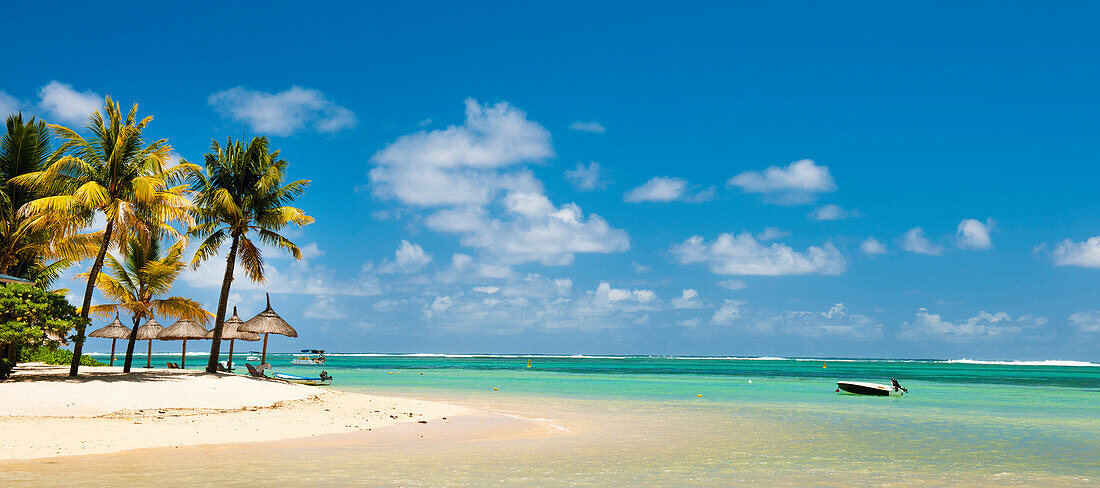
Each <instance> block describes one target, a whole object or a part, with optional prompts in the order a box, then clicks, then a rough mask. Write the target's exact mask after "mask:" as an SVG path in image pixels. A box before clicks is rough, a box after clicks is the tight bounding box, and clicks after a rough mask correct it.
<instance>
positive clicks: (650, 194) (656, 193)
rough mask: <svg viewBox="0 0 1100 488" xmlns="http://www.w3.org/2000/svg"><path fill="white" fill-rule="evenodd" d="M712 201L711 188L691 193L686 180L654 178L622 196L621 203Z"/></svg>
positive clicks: (712, 193) (712, 189)
mask: <svg viewBox="0 0 1100 488" xmlns="http://www.w3.org/2000/svg"><path fill="white" fill-rule="evenodd" d="M713 199H714V188H713V187H712V188H707V189H705V190H699V191H692V189H691V188H690V186H689V185H688V182H687V180H684V179H683V178H670V177H666V176H658V177H655V178H653V179H651V180H649V181H647V182H645V184H643V185H642V186H639V187H637V188H634V189H633V190H630V191H628V192H626V194H624V195H623V201H626V202H630V203H642V202H673V201H679V202H691V203H698V202H705V201H708V200H713Z"/></svg>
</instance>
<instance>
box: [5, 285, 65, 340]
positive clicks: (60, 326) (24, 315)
mask: <svg viewBox="0 0 1100 488" xmlns="http://www.w3.org/2000/svg"><path fill="white" fill-rule="evenodd" d="M84 323H86V319H82V318H80V316H79V315H77V313H76V308H74V307H73V306H72V305H70V304H69V302H68V301H67V300H65V297H63V296H61V295H58V294H56V293H51V292H48V291H45V290H42V289H40V288H36V287H33V286H30V285H8V286H3V287H0V343H5V344H12V345H15V346H26V345H29V346H37V345H40V344H47V343H49V342H50V341H49V338H48V334H49V335H53V336H54V337H58V338H60V337H65V335H66V334H68V333H69V330H70V329H72V328H73V327H75V326H76V325H78V324H84Z"/></svg>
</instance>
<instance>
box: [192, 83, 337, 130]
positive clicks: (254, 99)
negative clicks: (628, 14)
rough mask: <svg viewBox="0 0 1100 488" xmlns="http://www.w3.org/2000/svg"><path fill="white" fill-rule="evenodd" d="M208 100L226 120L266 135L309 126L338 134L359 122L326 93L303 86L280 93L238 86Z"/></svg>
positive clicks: (216, 94)
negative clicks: (228, 119)
mask: <svg viewBox="0 0 1100 488" xmlns="http://www.w3.org/2000/svg"><path fill="white" fill-rule="evenodd" d="M207 101H208V102H209V103H210V105H213V106H214V108H215V109H216V110H217V111H218V113H220V114H221V115H222V116H223V117H229V118H230V119H232V120H234V121H237V122H243V123H245V124H247V125H248V126H249V127H250V128H252V130H254V131H256V132H260V133H263V134H274V135H278V136H288V135H291V134H293V133H294V132H297V131H299V130H301V129H302V128H303V127H306V126H307V125H309V126H312V128H313V129H314V130H316V131H317V132H338V131H340V130H343V129H349V128H351V127H355V124H356V123H357V122H358V120H357V119H356V117H355V113H354V112H352V111H351V110H348V109H347V108H345V107H342V106H340V105H337V104H335V103H333V102H332V101H331V100H329V99H328V98H326V97H325V95H324V93H321V92H320V91H318V90H312V89H309V88H302V87H300V86H292V87H290V88H289V89H286V90H283V91H281V92H278V93H268V92H262V91H257V90H249V89H247V88H244V87H242V86H238V87H236V88H230V89H228V90H223V91H220V92H217V93H214V94H213V95H210V97H209V98H208V99H207Z"/></svg>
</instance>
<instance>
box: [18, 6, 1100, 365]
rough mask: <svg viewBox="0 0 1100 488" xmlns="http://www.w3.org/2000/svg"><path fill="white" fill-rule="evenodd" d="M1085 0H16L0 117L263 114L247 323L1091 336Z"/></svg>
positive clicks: (755, 351) (708, 339) (836, 337)
mask: <svg viewBox="0 0 1100 488" xmlns="http://www.w3.org/2000/svg"><path fill="white" fill-rule="evenodd" d="M1097 9H1098V7H1097V6H1095V4H1088V3H1081V4H1070V3H1064V4H1058V5H1053V6H1052V5H1047V4H1039V3H1033V4H1028V3H1008V4H1006V3H993V2H990V3H978V2H974V3H967V4H965V5H958V4H955V3H927V4H921V5H886V4H881V3H874V2H866V3H851V4H847V5H841V6H836V5H829V6H828V8H825V6H823V5H821V4H819V3H815V2H805V3H803V2H799V3H785V2H768V3H756V2H754V3H748V2H746V3H732V2H721V3H692V4H688V5H682V4H681V5H675V6H666V5H662V4H656V3H629V4H625V3H624V4H611V3H608V4H600V5H592V4H591V3H566V2H556V3H553V4H544V5H541V6H535V5H526V4H519V3H514V2H513V3H505V2H502V3H492V4H484V5H481V6H478V7H474V6H458V5H454V4H450V3H442V4H429V3H425V4H419V5H415V6H410V5H377V6H364V5H361V4H359V3H347V4H338V3H335V2H334V3H331V4H326V5H325V6H324V7H320V6H311V7H309V8H308V9H304V8H303V7H302V6H301V5H300V4H292V3H273V4H270V5H264V6H263V7H262V8H260V7H256V6H249V5H245V4H240V5H219V6H218V7H217V9H216V10H212V9H209V8H206V6H204V5H198V4H196V5H184V6H181V7H179V8H175V9H168V8H167V7H160V6H155V5H154V6H151V5H148V4H133V5H128V4H125V3H118V4H112V5H99V4H96V5H93V4H87V3H84V4H74V5H72V6H69V7H66V8H57V7H45V6H39V5H17V6H12V7H10V8H9V9H8V10H7V13H8V15H5V16H4V19H3V20H0V27H2V28H3V30H4V32H5V33H6V35H7V36H8V38H10V39H13V40H14V47H15V49H11V50H9V51H8V52H9V56H12V57H14V58H17V59H15V62H9V63H6V64H7V66H8V67H9V71H8V72H7V73H6V76H4V77H2V78H0V111H3V112H5V113H6V112H10V111H13V110H22V111H24V112H25V113H31V114H36V115H39V116H43V117H45V118H47V119H48V120H50V121H51V122H57V123H61V124H65V125H70V126H73V125H79V124H81V123H82V121H83V120H84V119H85V118H86V113H87V111H88V110H90V107H94V106H95V105H96V103H98V102H97V100H98V99H99V98H100V97H101V96H102V95H108V94H109V95H111V96H113V97H115V98H117V99H119V100H120V101H122V103H124V104H130V103H134V102H137V103H140V104H141V112H142V113H143V114H151V115H154V116H155V120H154V122H153V124H152V125H151V128H150V135H151V136H155V137H167V138H169V140H170V143H171V144H172V145H173V147H174V148H175V150H176V152H177V153H178V154H179V155H180V156H181V157H183V158H185V159H188V160H191V161H200V160H201V157H202V154H203V151H204V150H206V148H207V147H208V146H209V143H210V140H211V139H218V140H224V139H225V138H226V137H229V136H233V137H239V136H241V135H247V136H252V135H257V134H266V135H268V136H270V137H271V139H272V143H273V146H274V147H276V148H279V149H281V150H282V151H283V153H282V154H283V157H284V158H285V159H287V160H288V161H290V162H291V166H290V168H291V170H290V172H291V175H290V176H291V177H292V178H308V179H311V180H312V181H313V185H312V186H311V187H310V189H309V191H308V192H307V194H306V196H305V197H304V198H302V199H301V200H300V206H301V207H303V208H304V209H305V210H306V211H307V212H308V213H309V214H311V215H313V216H314V217H315V218H316V219H317V222H316V223H315V224H313V225H310V226H308V227H306V228H304V229H302V230H300V231H294V232H292V235H293V236H294V239H295V240H296V242H298V243H299V245H301V246H303V248H304V249H305V251H306V252H305V254H306V257H305V259H303V260H302V261H301V262H294V261H293V260H291V259H288V258H286V257H279V256H278V255H277V254H274V253H271V254H269V255H268V258H269V267H270V268H269V270H268V271H269V275H270V276H271V278H272V279H271V281H270V282H269V283H267V284H264V285H254V284H248V283H247V280H245V279H244V278H243V277H242V278H241V279H239V280H237V281H236V282H235V288H234V294H233V297H232V298H233V303H234V304H236V305H238V306H239V307H240V309H241V315H242V316H245V318H246V319H247V318H248V316H251V315H252V314H255V313H256V312H258V311H259V309H261V308H262V306H263V295H262V293H263V291H265V290H267V291H270V292H272V294H273V301H274V303H275V305H276V309H277V311H279V312H280V313H281V314H282V315H283V316H284V317H286V318H287V319H288V320H289V321H290V322H291V323H292V324H293V325H294V326H295V327H296V328H297V329H298V331H299V333H300V334H301V338H300V339H298V340H297V341H290V340H285V339H277V340H274V342H273V346H272V347H273V348H275V349H282V350H291V349H294V348H298V347H322V348H326V349H329V350H339V351H387V352H533V353H569V354H573V353H588V354H625V353H630V354H700V355H702V354H706V355H810V356H873V357H883V356H888V357H936V358H961V357H972V358H984V359H1013V358H1015V359H1055V358H1057V359H1082V360H1097V359H1100V352H1098V350H1100V348H1098V347H1097V346H1098V345H1100V312H1097V310H1098V309H1100V303H1098V298H1100V293H1098V292H1097V291H1096V283H1097V279H1098V278H1100V269H1098V268H1100V237H1097V236H1100V217H1098V215H1100V213H1098V210H1100V202H1098V201H1097V198H1096V185H1095V184H1094V183H1093V182H1094V181H1095V180H1096V179H1097V177H1098V176H1100V174H1098V172H1100V170H1098V169H1097V165H1096V163H1095V162H1096V161H1097V160H1098V157H1097V156H1098V154H1097V153H1098V151H1100V148H1098V147H1097V145H1096V144H1095V142H1094V139H1095V134H1096V133H1097V129H1098V119H1097V116H1096V114H1097V113H1098V109H1100V97H1098V94H1097V93H1098V92H1097V90H1096V87H1097V86H1100V71H1098V69H1100V68H1098V67H1100V63H1098V62H1097V61H1098V59H1097V58H1098V55H1100V47H1098V46H1100V42H1097V41H1098V40H1100V39H1097V35H1096V34H1095V29H1094V28H1093V26H1092V25H1091V24H1092V22H1091V19H1095V18H1097V14H1098V13H1100V12H1097V11H1096V10H1097ZM1090 238H1096V240H1095V241H1092V242H1091V243H1090V242H1089V241H1088V239H1090ZM869 239H874V240H873V241H869ZM218 264H219V263H217V262H216V261H211V262H210V263H209V264H207V265H205V266H203V267H202V268H200V270H199V271H198V272H196V273H193V274H189V275H188V276H185V277H184V278H183V279H181V280H180V282H179V283H178V284H177V286H176V287H175V290H174V292H175V293H177V294H181V295H187V296H193V297H196V298H198V299H200V300H202V301H203V302H204V303H206V304H209V305H211V306H212V305H213V304H214V303H216V295H217V285H218V279H219V278H220V275H221V271H220V270H219V269H218ZM74 288H75V286H74ZM170 346H174V344H172V345H165V346H164V350H171V347H170ZM243 347H245V346H242V348H243ZM91 348H92V350H96V346H94V345H93V346H91ZM100 349H102V348H100Z"/></svg>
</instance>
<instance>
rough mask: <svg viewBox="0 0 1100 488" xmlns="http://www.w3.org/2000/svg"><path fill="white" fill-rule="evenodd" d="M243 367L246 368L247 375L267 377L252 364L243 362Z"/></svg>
mask: <svg viewBox="0 0 1100 488" xmlns="http://www.w3.org/2000/svg"><path fill="white" fill-rule="evenodd" d="M244 367H246V368H248V375H249V376H251V377H253V378H267V376H265V375H264V374H263V373H262V372H260V371H259V370H257V369H256V368H255V367H254V366H252V365H251V364H248V363H244Z"/></svg>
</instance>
